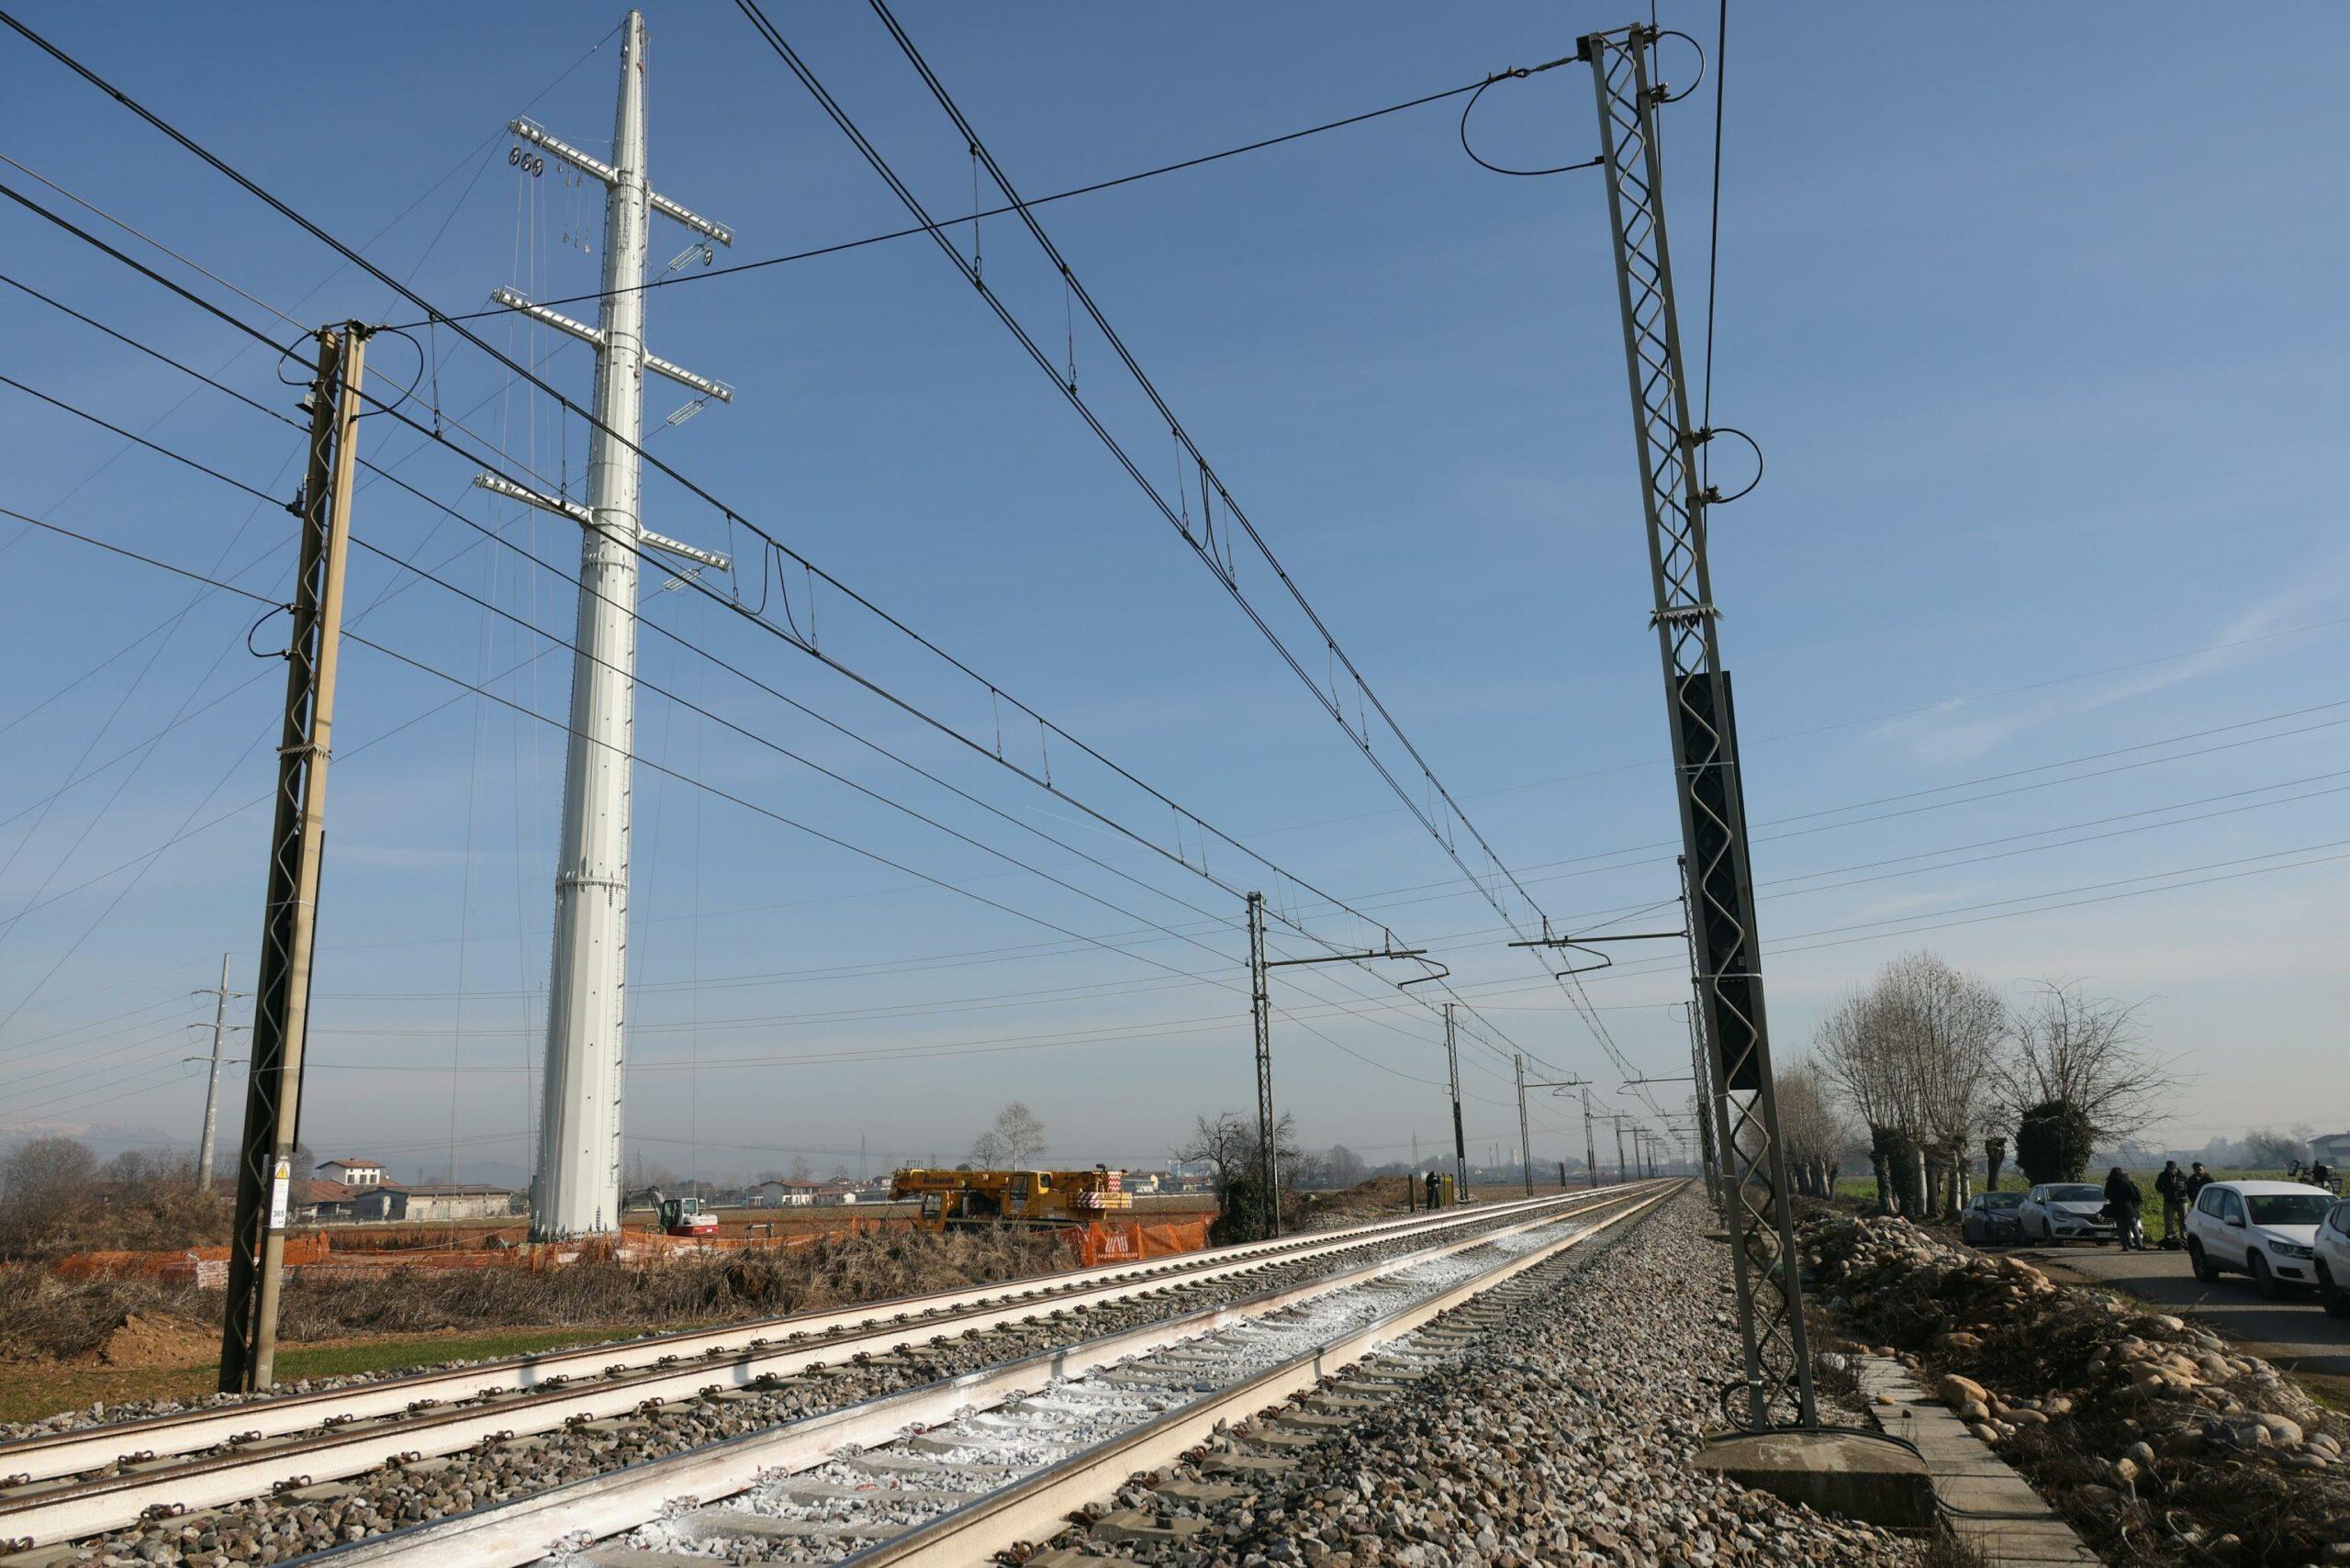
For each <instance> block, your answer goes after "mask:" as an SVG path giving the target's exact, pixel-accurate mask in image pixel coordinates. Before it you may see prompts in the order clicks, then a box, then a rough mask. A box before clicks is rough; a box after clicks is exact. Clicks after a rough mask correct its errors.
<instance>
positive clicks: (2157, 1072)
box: [1992, 980, 2177, 1147]
mask: <svg viewBox="0 0 2350 1568" xmlns="http://www.w3.org/2000/svg"><path fill="white" fill-rule="evenodd" d="M2032 983H2033V985H2034V986H2035V988H2036V989H2037V991H2038V995H2037V996H2036V997H2035V998H2034V999H2033V1001H2032V1002H2031V1004H2030V1005H2028V1006H2027V1007H2026V1008H2025V1009H2024V1010H2023V1012H2022V1013H2020V1014H2018V1015H2017V1016H2016V1018H2015V1021H2014V1025H2013V1027H2012V1030H2011V1032H2010V1035H2009V1045H2008V1048H2007V1051H2006V1052H2005V1054H2004V1055H2003V1056H2002V1057H2001V1058H2000V1059H1999V1062H1998V1066H1997V1071H1996V1072H1995V1074H1994V1075H1993V1080H1992V1089H1993V1092H1994V1094H1995V1096H1996V1097H1997V1101H1998V1103H1999V1105H2000V1108H2001V1109H2002V1110H2003V1111H2004V1112H2005V1113H2006V1114H2008V1115H2009V1116H2010V1117H2012V1118H2015V1119H2017V1120H2019V1121H2020V1119H2021V1118H2022V1115H2023V1114H2024V1112H2025V1110H2026V1109H2027V1108H2028V1107H2031V1106H2038V1105H2046V1104H2061V1105H2070V1106H2072V1107H2073V1108H2074V1109H2075V1110H2076V1111H2078V1112H2079V1113H2080V1114H2081V1116H2082V1118H2083V1119H2084V1120H2085V1121H2086V1122H2087V1124H2088V1127H2089V1136H2090V1137H2091V1138H2092V1139H2093V1140H2094V1141H2095V1142H2096V1143H2098V1145H2099V1146H2101V1147H2103V1146H2111V1145H2115V1144H2119V1143H2121V1141H2122V1140H2123V1139H2124V1138H2128V1137H2133V1136H2135V1135H2136V1134H2138V1133H2140V1132H2143V1131H2144V1130H2145V1129H2146V1128H2147V1127H2149V1126H2153V1125H2154V1123H2155V1122H2157V1121H2159V1120H2160V1119H2161V1117H2162V1099H2163V1095H2164V1093H2165V1092H2166V1091H2167V1090H2169V1089H2170V1088H2171V1087H2172V1086H2173V1084H2174V1083H2176V1082H2177V1073H2176V1072H2175V1071H2174V1070H2173V1069H2174V1067H2175V1065H2176V1063H2175V1062H2173V1061H2167V1060H2159V1059H2156V1058H2154V1057H2153V1056H2151V1055H2149V1054H2148V1053H2147V1051H2146V1048H2145V1036H2144V1031H2143V1029H2141V1028H2140V1027H2139V1025H2138V1021H2137V1014H2138V1008H2139V1006H2140V1005H2141V1004H2140V1003H2137V1002H2118V1001H2116V1000H2114V999H2113V998H2111V997H2102V996H2087V995H2084V994H2083V993H2082V991H2081V986H2080V982H2079V981H2077V980H2036V981H2034V982H2032Z"/></svg>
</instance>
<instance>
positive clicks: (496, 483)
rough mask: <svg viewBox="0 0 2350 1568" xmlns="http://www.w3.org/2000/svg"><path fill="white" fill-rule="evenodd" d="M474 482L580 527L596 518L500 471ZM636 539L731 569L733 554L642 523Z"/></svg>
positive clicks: (698, 562)
mask: <svg viewBox="0 0 2350 1568" xmlns="http://www.w3.org/2000/svg"><path fill="white" fill-rule="evenodd" d="M474 483H475V484H476V486H478V487H481V488H482V489H485V490H487V491H488V492H489V493H490V494H491V495H493V496H503V497H505V498H507V499H508V500H509V501H520V502H521V503H522V504H523V505H524V506H526V507H536V508H537V509H538V510H541V511H549V512H553V513H554V514H555V516H557V517H567V518H569V519H570V520H571V521H574V522H576V523H578V524H579V525H580V526H581V527H583V528H585V527H588V526H589V525H591V524H592V523H594V522H595V521H596V514H595V513H594V512H593V511H592V510H589V509H588V508H587V507H584V506H581V505H580V504H579V503H578V502H577V501H566V500H564V499H562V498H559V497H555V496H550V495H548V494H546V493H545V492H544V491H543V490H534V489H532V488H531V487H529V486H528V485H520V484H517V483H515V482H514V481H513V480H511V479H509V478H508V477H507V476H505V475H503V474H492V473H488V472H487V471H485V472H483V473H479V474H476V475H475V476H474ZM636 542H637V543H639V544H641V545H643V547H644V548H645V549H647V550H658V551H660V552H661V553H662V554H666V555H678V556H682V557H684V558H685V559H686V560H688V561H691V562H694V563H695V564H696V565H698V566H711V567H714V568H716V569H717V570H719V571H722V572H731V571H733V569H734V557H733V556H732V555H729V554H726V553H725V552H724V551H722V550H705V549H703V548H702V547H701V546H700V545H699V544H688V543H685V542H683V541H682V540H677V539H672V538H670V537H669V536H668V535H667V534H666V533H655V532H653V531H652V530H651V529H649V528H645V527H643V526H642V525H640V526H639V527H638V529H637V532H636Z"/></svg>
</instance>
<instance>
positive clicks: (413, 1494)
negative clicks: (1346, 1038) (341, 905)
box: [80, 1220, 1501, 1568]
mask: <svg viewBox="0 0 2350 1568" xmlns="http://www.w3.org/2000/svg"><path fill="white" fill-rule="evenodd" d="M1495 1223H1501V1222H1500V1221H1499V1220H1497V1221H1496V1222H1495ZM1425 1245H1427V1241H1426V1240H1425V1238H1414V1239H1408V1240H1394V1241H1387V1242H1381V1243H1375V1244H1367V1245H1366V1246H1365V1247H1363V1248H1361V1249H1351V1250H1349V1251H1348V1252H1347V1253H1345V1254H1341V1255H1338V1256H1337V1258H1321V1259H1315V1260H1305V1261H1300V1262H1295V1263H1290V1264H1285V1265H1282V1266H1280V1267H1278V1268H1275V1269H1271V1270H1267V1271H1262V1272H1258V1273H1252V1274H1250V1275H1248V1276H1247V1277H1246V1278H1245V1279H1233V1278H1226V1279H1223V1280H1215V1281H1209V1282H1200V1283H1197V1284H1193V1285H1190V1286H1183V1287H1178V1289H1177V1290H1176V1291H1175V1292H1174V1293H1173V1294H1158V1295H1153V1296H1149V1297H1144V1298H1137V1299H1133V1300H1128V1301H1125V1302H1119V1303H1115V1304H1113V1305H1103V1306H1096V1307H1085V1308H1078V1309H1064V1310H1060V1311H1054V1312H1040V1314H1039V1316H1037V1317H1036V1318H1035V1319H1034V1320H1033V1321H1032V1322H1029V1323H1025V1324H1021V1325H1015V1326H1012V1327H1005V1328H1002V1329H999V1330H995V1331H991V1332H989V1333H986V1334H980V1335H974V1336H972V1337H971V1338H942V1339H940V1340H938V1341H936V1342H934V1343H930V1344H927V1345H920V1346H915V1347H912V1348H910V1349H909V1350H906V1351H904V1352H902V1353H901V1359H899V1360H895V1361H876V1362H873V1363H870V1364H866V1365H858V1364H855V1363H843V1364H841V1365H838V1366H835V1367H829V1368H826V1369H824V1370H823V1371H822V1372H820V1373H817V1374H815V1375H802V1376H796V1377H793V1378H791V1379H789V1380H788V1381H785V1382H783V1383H779V1384H778V1385H777V1386H775V1387H773V1388H771V1389H754V1390H752V1391H750V1396H749V1397H747V1398H742V1397H738V1398H734V1399H686V1400H681V1401H677V1402H676V1403H673V1404H671V1405H668V1406H661V1407H658V1408H655V1409H653V1410H649V1411H644V1412H641V1413H639V1414H637V1415H633V1416H631V1417H625V1418H622V1419H621V1420H618V1421H613V1422H609V1423H606V1422H599V1423H596V1424H595V1425H594V1426H593V1427H583V1428H574V1429H571V1430H568V1431H563V1432H556V1433H548V1434H544V1435H543V1440H535V1441H534V1440H528V1439H526V1440H525V1441H523V1442H521V1443H513V1444H497V1445H491V1446H487V1447H483V1448H478V1449H475V1450H467V1451H465V1452H463V1453H458V1454H453V1455H450V1456H447V1457H446V1458H444V1459H439V1460H426V1461H422V1462H419V1463H416V1464H413V1465H409V1466H407V1467H402V1466H398V1465H387V1466H385V1467H383V1468H381V1469H377V1470H375V1471H371V1472H368V1473H364V1474H361V1475H357V1476H353V1477H352V1478H351V1479H350V1481H349V1482H348V1483H347V1488H348V1490H347V1493H346V1494H345V1495H337V1496H330V1497H317V1498H311V1499H303V1498H299V1497H292V1496H288V1497H270V1498H254V1499H252V1500H249V1501H246V1502H243V1503H239V1504H235V1505H232V1506H229V1507H227V1508H223V1509H220V1510H218V1512H217V1513H212V1514H207V1515H205V1516H202V1517H198V1518H181V1519H168V1520H160V1521H156V1522H154V1523H151V1524H147V1525H143V1526H140V1527H139V1528H137V1529H124V1530H120V1531H117V1532H116V1533H115V1534H113V1535H111V1536H107V1537H105V1538H102V1539H101V1540H97V1541H94V1542H91V1543H90V1544H89V1545H88V1547H87V1548H86V1549H85V1551H84V1554H83V1556H82V1558H81V1559H80V1560H81V1561H84V1562H97V1563H115V1564H132V1563H160V1564H176V1563H185V1564H189V1565H191V1568H216V1565H218V1564H225V1563H231V1562H280V1561H283V1560H285V1559H286V1558H290V1557H294V1556H298V1555H300V1554H302V1553H305V1552H309V1551H320V1550H323V1549H324V1548H326V1547H329V1546H332V1545H335V1544H338V1543H340V1542H342V1541H348V1540H361V1539H363V1538H364V1537H366V1536H369V1535H373V1534H375V1533H377V1532H380V1531H383V1530H386V1529H395V1528H397V1527H398V1526H401V1525H407V1524H413V1523H417V1522H419V1521H420V1520H425V1519H436V1518H445V1517H446V1516H448V1515H450V1514H453V1513H459V1512H462V1511H464V1510H465V1509H468V1508H473V1507H478V1506H484V1505H487V1504H489V1503H494V1502H500V1501H503V1500H505V1499H507V1498H509V1497H517V1496H522V1495H528V1494H530V1493H532V1492H537V1491H541V1490H543V1489H544V1488H546V1487H549V1486H554V1485H559V1484H563V1483H565V1482H569V1481H576V1480H581V1479H583V1478H585V1477H587V1476H590V1475H595V1474H599V1473H602V1472H605V1471H608V1470H616V1469H619V1468H621V1467H622V1466H624V1465H630V1464H634V1463H637V1462H641V1461H643V1460H648V1459H655V1458H659V1457H661V1456H663V1455H665V1454H670V1453H675V1452H677V1451H678V1450H682V1449H687V1448H694V1447H699V1446H701V1445H704V1444H708V1443H713V1442H718V1441H720V1440H722V1439H726V1438H731V1437H734V1436H738V1435H739V1434H741V1433H744V1432H747V1431H751V1430H754V1429H756V1428H764V1427H771V1426H776V1425H778V1424H780V1423H782V1422H786V1421H791V1420H797V1419H800V1418H801V1417H808V1416H813V1415H818V1414H821V1413H822V1412H824V1411H827V1410H833V1409H837V1408H839V1407H840V1406H845V1405H850V1404H854V1403H856V1402H857V1401H859V1400H863V1399H869V1398H872V1397H873V1396H875V1395H877V1394H889V1393H894V1392H896V1391H897V1390H899V1389H903V1388H911V1387H913V1386H915V1385H917V1384H920V1383H928V1382H931V1381H933V1380H934V1379H937V1378H942V1377H949V1376H953V1375H955V1374H957V1373H959V1372H970V1371H975V1370H977V1369H979V1368H981V1367H985V1366H991V1365H994V1364H995V1363H997V1362H999V1361H1010V1360H1013V1359H1016V1358H1019V1357H1022V1356H1027V1355H1033V1354H1035V1353H1037V1352H1039V1351H1043V1350H1051V1349H1054V1348H1056V1347H1058V1346H1062V1345H1067V1344H1069V1343H1071V1342H1073V1341H1075V1340H1078V1339H1085V1338H1095V1337H1098V1336H1100V1335H1103V1334H1109V1333H1113V1332H1115V1331H1117V1330H1119V1329H1121V1328H1126V1327H1135V1326H1137V1325H1140V1324H1144V1323H1149V1322H1156V1321H1158V1320H1159V1319H1162V1318H1166V1317H1169V1316H1175V1315H1177V1314H1178V1313H1181V1312H1187V1311H1191V1310H1193V1309H1195V1308H1198V1307H1203V1306H1208V1305H1215V1304H1217V1303H1221V1302H1225V1301H1233V1300H1237V1299H1240V1298H1241V1297H1244V1296H1249V1295H1255V1294H1259V1293H1260V1292H1263V1291H1267V1290H1271V1289H1275V1288H1277V1287H1279V1286H1280V1285H1281V1284H1284V1283H1287V1282H1292V1281H1294V1280H1298V1279H1303V1278H1307V1277H1311V1276H1315V1275H1319V1274H1323V1273H1328V1272H1334V1271H1337V1270H1339V1269H1342V1268H1345V1267H1348V1266H1351V1265H1353V1264H1355V1263H1359V1262H1362V1261H1367V1260H1371V1259H1374V1258H1379V1257H1384V1256H1387V1255H1390V1254H1392V1253H1395V1252H1399V1251H1406V1250H1410V1249H1413V1248H1415V1247H1419V1246H1425ZM599 1428H601V1429H599Z"/></svg>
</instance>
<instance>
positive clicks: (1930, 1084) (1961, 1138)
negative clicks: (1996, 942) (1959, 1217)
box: [1777, 953, 2172, 1216]
mask: <svg viewBox="0 0 2350 1568" xmlns="http://www.w3.org/2000/svg"><path fill="white" fill-rule="evenodd" d="M2137 1011H2138V1008H2137V1005H2136V1004H2134V1003H2125V1002H2118V1001H2115V1000H2113V999H2111V998H2109V997H2098V996H2092V995H2089V994H2087V993H2086V992H2085V991H2084V990H2083V989H2082V988H2081V986H2080V985H2079V984H2077V983H2076V982H2073V981H2066V980H2041V981H2036V982H2033V986H2032V994H2031V998H2030V1000H2029V1001H2028V1002H2026V1003H2025V1004H2024V1005H2022V1006H2021V1007H2010V1006H2009V1004H2008V1003H2007V1002H2006V1001H2005V999H2003V998H2002V997H2001V996H2000V994H1999V993H1998V991H1996V990H1995V989H1993V987H1992V986H1991V985H1990V984H1989V983H1988V982H1986V980H1983V979H1981V978H1980V977H1979V976H1976V975H1972V974H1968V973H1965V972H1964V971H1963V970H1959V969H1953V968H1952V967H1951V966H1950V965H1949V964H1947V963H1945V962H1944V961H1943V960H1942V958H1938V957H1936V956H1935V955H1933V954H1931V953H1910V954H1906V955H1904V956H1903V957H1901V958H1896V959H1894V960H1893V961H1892V962H1891V963H1888V964H1887V965H1886V966H1885V968H1884V969H1880V970H1879V971H1878V972H1877V973H1876V975H1875V976H1874V978H1873V979H1872V980H1869V981H1868V982H1867V983H1866V984H1864V985H1863V986H1861V987H1860V988H1858V989H1857V990H1855V991H1852V993H1850V994H1849V995H1847V996H1845V997H1844V998H1842V999H1841V1001H1840V1002H1837V1004H1836V1005H1835V1006H1834V1007H1832V1008H1830V1010H1829V1013H1828V1014H1827V1016H1826V1017H1825V1018H1823V1019H1822V1020H1821V1021H1820V1025H1819V1028H1818V1034H1817V1036H1815V1039H1814V1044H1813V1050H1812V1054H1811V1056H1810V1057H1809V1058H1807V1059H1801V1060H1797V1061H1796V1062H1794V1063H1791V1064H1790V1065H1788V1066H1787V1067H1786V1068H1785V1069H1784V1070H1782V1071H1781V1072H1780V1073H1779V1075H1778V1079H1777V1089H1778V1106H1779V1129H1780V1135H1781V1137H1782V1139H1783V1141H1784V1143H1785V1148H1786V1151H1787V1157H1788V1159H1789V1161H1790V1165H1791V1168H1792V1171H1793V1179H1794V1181H1795V1182H1796V1188H1797V1190H1798V1191H1800V1192H1804V1193H1810V1194H1812V1195H1814V1196H1825V1195H1827V1193H1828V1192H1829V1190H1830V1187H1831V1186H1832V1184H1833V1182H1834V1180H1835V1177H1836V1173H1837V1172H1838V1170H1841V1167H1842V1165H1843V1162H1844V1161H1845V1160H1846V1159H1848V1158H1852V1153H1853V1151H1855V1150H1858V1151H1862V1157H1863V1158H1865V1159H1867V1161H1868V1165H1869V1170H1870V1173H1871V1175H1872V1177H1873V1178H1874V1182H1875V1186H1876V1199H1877V1203H1878V1205H1879V1206H1880V1207H1882V1208H1885V1209H1886V1210H1889V1211H1891V1212H1894V1213H1897V1214H1904V1215H1912V1216H1923V1215H1954V1214H1955V1213H1957V1211H1958V1210H1959V1208H1960V1207H1961V1206H1963V1205H1964V1204H1965V1202H1966V1201H1967V1199H1968V1197H1969V1196H1971V1195H1972V1188H1973V1172H1974V1170H1975V1159H1976V1155H1977V1153H1978V1151H1979V1153H1980V1155H1981V1159H1982V1163H1983V1168H1984V1170H1985V1174H1986V1180H1987V1182H1989V1183H1990V1184H1992V1185H1996V1184H1997V1182H1998V1179H1999V1171H2000V1170H2001V1168H2002V1167H2003V1166H2004V1165H2005V1164H2006V1163H2007V1160H2008V1159H2009V1152H2010V1150H2012V1152H2013V1155H2014V1159H2015V1161H2016V1163H2017V1165H2018V1166H2019V1168H2020V1169H2021V1170H2022V1171H2023V1173H2024V1175H2025V1177H2026V1179H2028V1180H2030V1181H2031V1182H2068V1181H2077V1180H2079V1179H2080V1177H2081V1175H2082V1173H2083V1171H2084V1170H2086V1169H2087V1165H2088V1162H2089V1159H2090V1157H2091V1155H2092V1154H2093V1153H2094V1151H2095V1150H2096V1149H2098V1148H2104V1147H2109V1146H2111V1145H2114V1144H2118V1143H2120V1142H2121V1140H2123V1139H2124V1138H2127V1137H2132V1136H2133V1135H2134V1134H2136V1133H2138V1132H2140V1131H2141V1130H2143V1128H2145V1127H2147V1126H2151V1125H2152V1124H2153V1123H2154V1121H2155V1120H2156V1119H2157V1117H2158V1116H2159V1114H2160V1113H2161V1109H2162V1095H2163V1092H2164V1090H2165V1088H2166V1087H2167V1086H2168V1085H2169V1083H2170V1081H2171V1077H2172V1075H2171V1071H2170V1064H2169V1063H2167V1062H2164V1061H2159V1060H2156V1059H2155V1058H2154V1057H2152V1056H2151V1055H2150V1054H2148V1052H2147V1051H2146V1049H2145V1045H2144V1038H2143V1031H2142V1030H2141V1029H2140V1028H2139V1026H2138V1024H2137V1019H2136V1014H2137Z"/></svg>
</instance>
